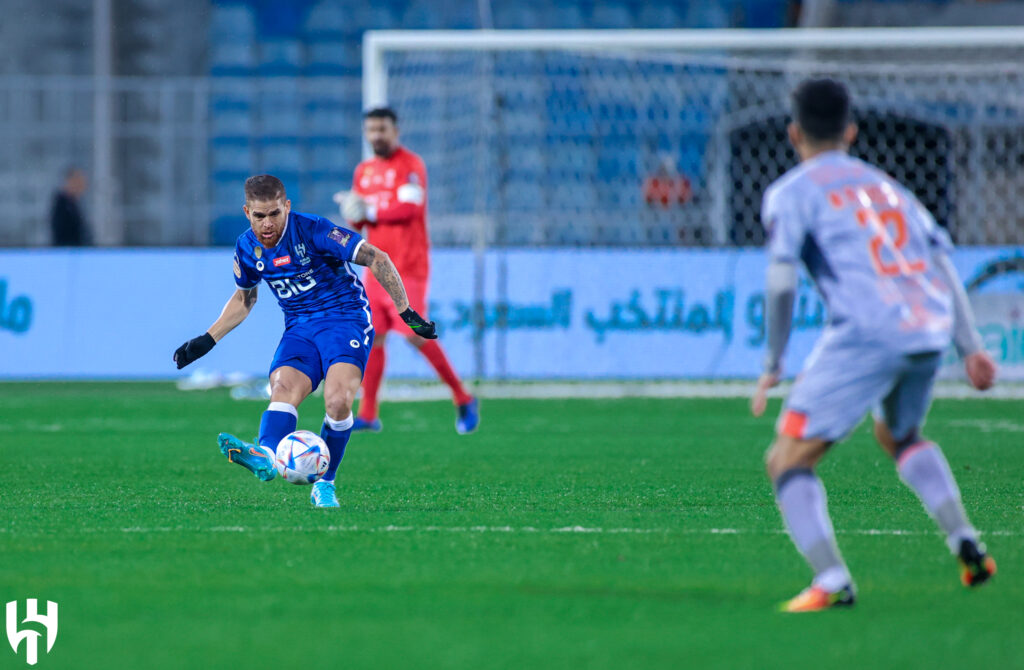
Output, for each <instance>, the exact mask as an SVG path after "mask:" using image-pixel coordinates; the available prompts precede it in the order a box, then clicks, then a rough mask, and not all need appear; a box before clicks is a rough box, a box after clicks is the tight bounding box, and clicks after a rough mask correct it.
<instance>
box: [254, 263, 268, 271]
mask: <svg viewBox="0 0 1024 670" xmlns="http://www.w3.org/2000/svg"><path fill="white" fill-rule="evenodd" d="M265 267H267V266H266V265H264V264H263V261H256V271H257V272H263V268H265Z"/></svg>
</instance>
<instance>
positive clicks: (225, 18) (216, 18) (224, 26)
mask: <svg viewBox="0 0 1024 670" xmlns="http://www.w3.org/2000/svg"><path fill="white" fill-rule="evenodd" d="M210 36H211V38H212V39H211V42H212V43H213V44H217V43H219V42H235V43H242V44H252V43H253V42H254V41H255V39H256V17H255V15H254V14H253V12H252V9H250V8H249V7H247V6H245V5H242V4H237V5H223V4H217V3H214V4H213V7H211V9H210Z"/></svg>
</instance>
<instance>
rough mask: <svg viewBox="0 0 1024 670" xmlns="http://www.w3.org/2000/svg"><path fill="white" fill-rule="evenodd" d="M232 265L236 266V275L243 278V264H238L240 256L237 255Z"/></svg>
mask: <svg viewBox="0 0 1024 670" xmlns="http://www.w3.org/2000/svg"><path fill="white" fill-rule="evenodd" d="M231 265H232V266H234V270H235V276H236V277H238V278H239V279H241V278H242V268H241V266H239V265H238V256H235V257H234V258H233V259H232V260H231Z"/></svg>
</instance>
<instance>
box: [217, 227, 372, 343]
mask: <svg viewBox="0 0 1024 670" xmlns="http://www.w3.org/2000/svg"><path fill="white" fill-rule="evenodd" d="M362 244H363V238H362V236H360V235H359V233H356V232H354V231H351V230H348V229H347V228H342V227H340V226H336V225H334V224H333V223H331V222H330V221H328V220H327V219H324V218H322V217H319V216H315V215H313V214H299V213H297V212H291V213H290V214H289V215H288V222H287V223H286V224H285V227H284V232H283V233H282V234H281V240H280V241H279V242H278V243H277V246H275V247H274V248H273V249H264V248H263V245H261V244H260V243H259V242H258V241H257V240H256V235H255V234H254V233H253V232H252V230H251V229H250V230H247V231H245V232H244V233H242V234H241V235H239V236H238V241H237V242H236V243H235V260H234V271H235V284H236V285H237V286H238V288H240V289H251V288H253V287H254V286H256V285H257V284H259V283H260V279H263V280H265V281H266V282H267V285H268V286H269V287H270V288H271V289H272V290H273V291H274V295H275V296H277V303H278V304H279V305H280V306H281V310H282V311H283V312H284V318H285V326H286V327H288V326H291V325H292V324H295V323H302V322H304V321H308V320H310V319H311V318H314V317H332V318H336V319H337V318H341V319H345V320H351V321H355V322H360V323H363V324H365V325H366V332H369V330H370V328H371V325H370V323H371V322H370V304H369V302H368V301H367V299H366V293H365V291H364V290H363V285H362V283H361V282H360V281H359V277H358V276H357V275H356V272H355V270H354V269H353V268H352V266H351V265H350V262H351V261H352V260H353V259H354V258H355V257H356V253H357V252H358V251H359V247H360V246H361V245H362Z"/></svg>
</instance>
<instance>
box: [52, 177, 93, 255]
mask: <svg viewBox="0 0 1024 670" xmlns="http://www.w3.org/2000/svg"><path fill="white" fill-rule="evenodd" d="M87 186H88V184H87V181H86V178H85V173H84V172H82V171H81V170H79V169H78V168H70V169H69V170H68V171H67V172H66V173H65V175H64V185H63V186H61V188H60V190H59V191H57V193H55V194H54V196H53V208H52V209H51V210H50V230H51V231H52V233H53V246H55V247H84V246H88V245H90V244H92V235H90V234H89V226H88V225H87V224H86V223H85V217H84V216H82V208H81V206H79V204H78V202H79V199H80V198H81V197H82V195H83V194H84V193H85V189H86V187H87Z"/></svg>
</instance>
